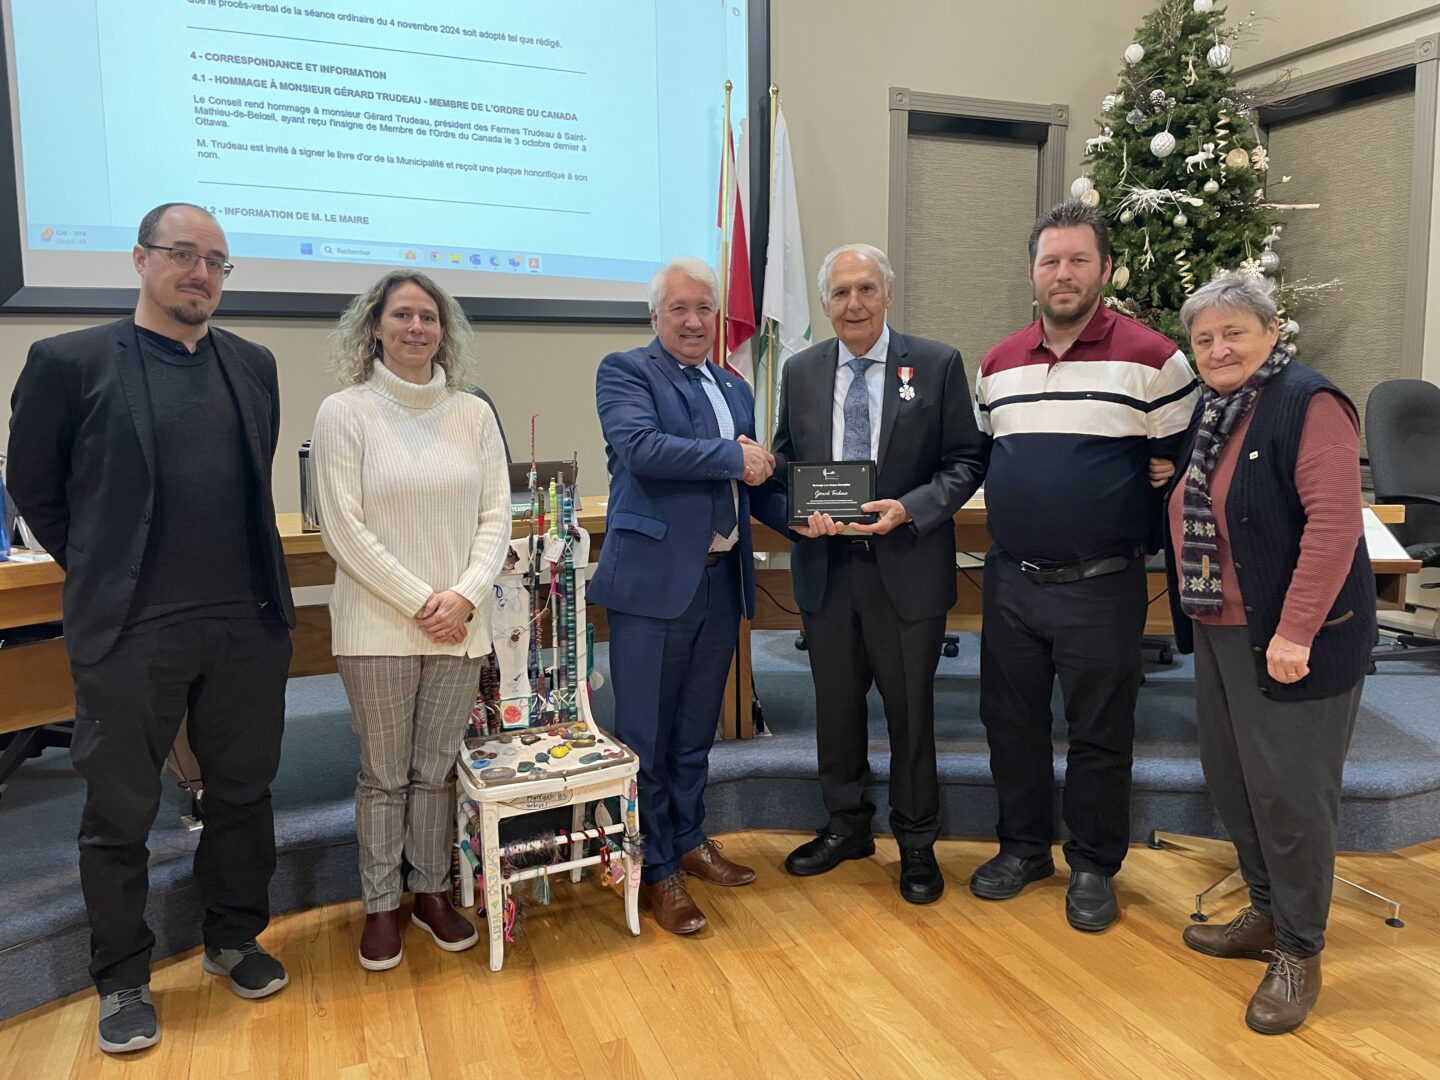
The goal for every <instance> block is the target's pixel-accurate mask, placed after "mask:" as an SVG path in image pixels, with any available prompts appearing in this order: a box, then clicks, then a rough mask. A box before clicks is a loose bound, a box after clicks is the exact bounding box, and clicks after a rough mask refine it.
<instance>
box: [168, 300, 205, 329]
mask: <svg viewBox="0 0 1440 1080" xmlns="http://www.w3.org/2000/svg"><path fill="white" fill-rule="evenodd" d="M166 314H168V315H169V316H170V317H171V318H172V319H174V320H175V321H176V322H178V323H183V324H184V325H185V326H204V325H205V323H206V321H207V320H208V319H209V318H210V313H209V312H208V311H206V310H205V308H204V307H202V306H201V305H200V304H183V305H182V304H175V305H173V306H172V307H170V308H168V309H167V311H166Z"/></svg>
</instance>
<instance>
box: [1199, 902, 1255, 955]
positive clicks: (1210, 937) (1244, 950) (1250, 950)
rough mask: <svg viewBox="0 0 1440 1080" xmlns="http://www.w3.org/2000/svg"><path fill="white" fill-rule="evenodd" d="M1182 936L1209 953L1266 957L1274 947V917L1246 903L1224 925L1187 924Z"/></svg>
mask: <svg viewBox="0 0 1440 1080" xmlns="http://www.w3.org/2000/svg"><path fill="white" fill-rule="evenodd" d="M1181 936H1182V937H1183V938H1184V939H1185V944H1186V945H1189V946H1190V948H1192V949H1194V950H1195V951H1196V952H1203V953H1204V954H1205V955H1206V956H1223V957H1225V958H1226V959H1227V960H1232V959H1245V960H1264V959H1265V953H1266V952H1267V951H1269V950H1270V949H1273V948H1275V920H1274V919H1272V918H1270V916H1269V915H1262V914H1260V912H1258V911H1256V910H1255V909H1254V908H1253V907H1244V908H1241V909H1240V914H1239V915H1236V916H1235V918H1233V919H1231V920H1230V922H1229V923H1228V924H1227V925H1225V926H1216V925H1215V924H1213V923H1197V924H1195V925H1193V926H1187V927H1186V928H1185V933H1184V934H1182V935H1181Z"/></svg>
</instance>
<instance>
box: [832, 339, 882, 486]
mask: <svg viewBox="0 0 1440 1080" xmlns="http://www.w3.org/2000/svg"><path fill="white" fill-rule="evenodd" d="M876 362H877V361H875V360H874V359H872V358H870V357H868V356H857V357H855V358H854V359H853V360H847V361H846V362H845V366H846V367H848V368H849V369H850V370H851V371H852V372H854V373H855V377H854V378H853V379H851V380H850V389H849V390H847V391H846V392H845V439H844V442H843V443H842V444H841V452H840V457H841V459H842V460H844V461H869V460H870V390H869V388H868V387H867V386H866V385H865V369H866V368H868V367H869V366H870V365H871V364H874V363H876Z"/></svg>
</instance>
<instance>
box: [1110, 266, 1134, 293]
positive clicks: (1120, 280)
mask: <svg viewBox="0 0 1440 1080" xmlns="http://www.w3.org/2000/svg"><path fill="white" fill-rule="evenodd" d="M1110 284H1112V285H1114V286H1115V288H1117V289H1123V288H1125V286H1126V285H1129V284H1130V268H1129V267H1128V266H1117V267H1116V268H1115V273H1113V274H1111V275H1110Z"/></svg>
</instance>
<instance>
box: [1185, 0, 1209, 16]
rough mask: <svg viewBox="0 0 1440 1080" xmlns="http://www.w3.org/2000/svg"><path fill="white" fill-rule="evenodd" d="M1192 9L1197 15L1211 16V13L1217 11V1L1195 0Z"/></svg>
mask: <svg viewBox="0 0 1440 1080" xmlns="http://www.w3.org/2000/svg"><path fill="white" fill-rule="evenodd" d="M1190 7H1191V8H1192V9H1193V10H1194V12H1195V14H1196V15H1209V14H1210V12H1212V11H1213V10H1215V0H1195V2H1194V3H1193V4H1191V5H1190Z"/></svg>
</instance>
